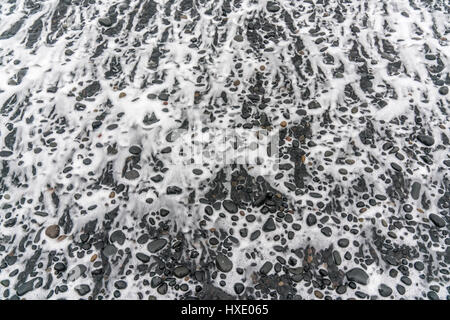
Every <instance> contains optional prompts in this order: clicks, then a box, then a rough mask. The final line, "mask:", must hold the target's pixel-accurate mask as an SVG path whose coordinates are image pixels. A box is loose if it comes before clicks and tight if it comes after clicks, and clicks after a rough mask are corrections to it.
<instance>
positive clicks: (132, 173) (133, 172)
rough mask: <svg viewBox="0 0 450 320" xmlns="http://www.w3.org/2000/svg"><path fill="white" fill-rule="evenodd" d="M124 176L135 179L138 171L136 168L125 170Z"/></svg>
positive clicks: (137, 176)
mask: <svg viewBox="0 0 450 320" xmlns="http://www.w3.org/2000/svg"><path fill="white" fill-rule="evenodd" d="M124 176H125V178H126V179H128V180H136V179H137V178H139V172H138V171H137V170H130V171H127V172H125V175H124Z"/></svg>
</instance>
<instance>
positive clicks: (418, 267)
mask: <svg viewBox="0 0 450 320" xmlns="http://www.w3.org/2000/svg"><path fill="white" fill-rule="evenodd" d="M414 269H416V270H417V271H422V270H423V269H425V265H424V264H423V263H422V262H421V261H416V262H415V263H414Z"/></svg>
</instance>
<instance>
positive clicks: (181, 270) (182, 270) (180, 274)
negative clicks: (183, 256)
mask: <svg viewBox="0 0 450 320" xmlns="http://www.w3.org/2000/svg"><path fill="white" fill-rule="evenodd" d="M173 274H174V275H175V277H177V278H184V277H185V276H187V275H188V274H189V269H188V268H186V267H185V266H178V267H176V268H175V269H174V270H173Z"/></svg>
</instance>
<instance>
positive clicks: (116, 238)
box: [110, 230, 125, 245]
mask: <svg viewBox="0 0 450 320" xmlns="http://www.w3.org/2000/svg"><path fill="white" fill-rule="evenodd" d="M110 239H111V242H113V243H114V242H117V243H118V244H120V245H123V244H124V243H125V234H124V233H123V232H122V231H121V230H116V231H114V232H113V233H112V234H111V237H110Z"/></svg>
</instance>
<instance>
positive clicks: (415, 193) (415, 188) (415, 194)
mask: <svg viewBox="0 0 450 320" xmlns="http://www.w3.org/2000/svg"><path fill="white" fill-rule="evenodd" d="M420 189H421V185H420V183H418V182H414V183H413V184H412V186H411V197H412V198H413V199H414V200H417V199H419V197H420Z"/></svg>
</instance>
